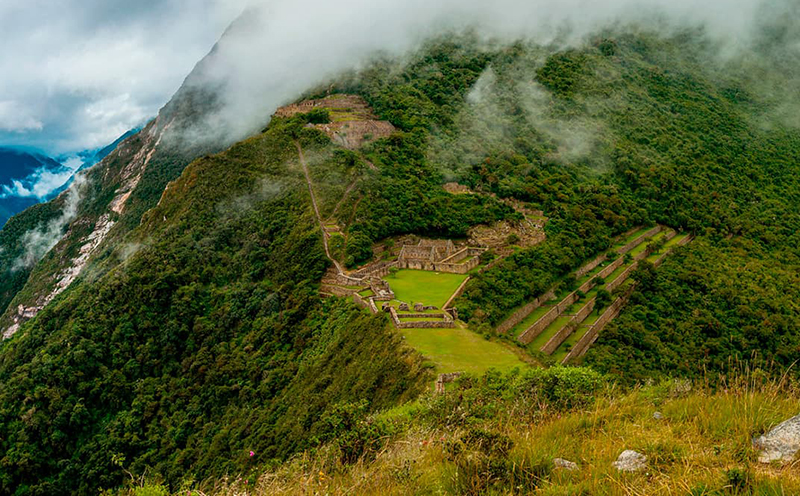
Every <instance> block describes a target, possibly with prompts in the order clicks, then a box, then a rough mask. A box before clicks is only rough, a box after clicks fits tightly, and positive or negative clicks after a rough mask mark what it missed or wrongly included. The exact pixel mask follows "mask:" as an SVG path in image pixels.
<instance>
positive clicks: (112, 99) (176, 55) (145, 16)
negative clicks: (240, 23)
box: [0, 0, 244, 155]
mask: <svg viewBox="0 0 800 496" xmlns="http://www.w3.org/2000/svg"><path fill="white" fill-rule="evenodd" d="M243 3H244V2H243V1H240V0H21V1H18V0H0V47H2V51H0V145H26V146H32V147H36V148H40V149H43V150H44V151H46V152H48V153H50V154H53V155H55V154H61V153H69V152H75V151H79V150H83V149H87V148H95V147H100V146H104V145H107V144H108V143H110V142H112V141H113V140H114V139H116V138H117V137H118V136H120V135H121V134H123V133H124V132H125V131H127V130H128V129H130V128H131V127H134V126H136V125H139V124H141V123H142V122H143V121H145V120H146V119H148V118H150V117H153V116H155V114H156V113H157V111H158V109H159V108H160V107H161V106H162V105H164V104H165V103H166V102H167V101H168V100H169V98H170V96H171V95H172V94H173V93H174V92H175V90H177V88H178V87H179V86H180V84H181V82H182V81H183V78H184V77H186V75H187V74H188V73H189V72H190V71H191V69H192V67H193V66H194V64H195V63H196V62H197V61H198V60H199V59H200V58H202V57H203V56H204V55H205V54H206V53H208V51H209V50H210V48H211V47H212V46H213V45H214V42H215V41H216V40H217V39H218V38H219V36H220V35H221V34H222V32H223V31H224V29H225V28H226V27H227V26H228V24H229V23H230V22H231V20H233V19H234V18H235V17H236V16H237V15H238V14H239V13H240V12H241V10H242V5H243Z"/></svg>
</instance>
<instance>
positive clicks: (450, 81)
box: [0, 26, 800, 495]
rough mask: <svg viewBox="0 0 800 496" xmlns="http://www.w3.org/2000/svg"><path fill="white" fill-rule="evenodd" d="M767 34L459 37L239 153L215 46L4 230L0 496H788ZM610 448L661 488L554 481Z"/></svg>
mask: <svg viewBox="0 0 800 496" xmlns="http://www.w3.org/2000/svg"><path fill="white" fill-rule="evenodd" d="M231 29H232V30H235V29H236V26H234V27H232V28H231ZM764 29H765V30H767V33H766V34H768V35H769V36H766V35H765V36H764V37H763V39H760V41H759V43H757V44H755V45H754V46H753V47H752V48H751V50H752V53H747V54H746V56H744V55H743V56H741V57H739V58H727V59H725V58H719V57H717V54H716V53H715V52H714V48H713V44H712V43H710V42H709V40H708V38H707V37H706V35H705V34H704V33H703V32H699V31H685V32H683V31H682V32H678V33H662V32H649V31H647V30H644V29H630V30H628V29H623V28H619V29H617V30H614V31H607V32H599V33H597V34H596V35H595V36H592V37H589V38H587V40H585V41H583V42H581V43H576V44H575V46H572V47H570V48H565V47H563V46H557V45H552V44H548V45H542V44H539V43H536V42H533V41H524V40H520V41H516V42H501V41H495V42H491V43H489V42H487V41H486V40H485V39H483V38H481V37H479V36H478V35H477V34H475V33H471V32H466V33H461V32H454V33H447V34H444V35H442V36H440V37H437V38H433V39H429V40H427V41H426V42H425V43H424V44H422V45H421V46H420V47H419V48H418V49H417V50H415V51H414V52H412V53H407V54H404V55H403V56H400V57H397V58H392V57H389V56H383V57H380V58H378V59H375V60H372V61H370V62H368V63H365V64H364V65H363V66H361V67H360V68H359V69H358V70H354V71H351V72H347V73H345V74H339V75H334V76H330V79H329V80H328V81H325V84H323V85H321V86H320V87H318V88H307V89H305V91H306V93H305V95H304V97H302V98H301V99H299V100H298V101H296V102H286V103H287V104H288V105H287V106H285V107H281V108H279V109H264V116H263V122H264V126H263V127H262V128H261V130H260V131H259V130H254V131H253V132H252V133H250V135H249V136H239V137H237V138H236V140H237V141H236V142H235V143H231V142H228V141H226V140H219V139H217V138H209V137H211V136H214V137H218V136H220V133H219V132H212V131H218V130H214V129H209V127H213V125H214V122H216V121H215V120H214V119H213V118H210V119H209V118H208V117H209V116H212V117H213V116H215V115H217V113H218V112H219V111H220V109H221V107H222V106H224V105H225V103H226V99H225V98H224V96H225V95H224V93H223V89H222V88H219V87H208V86H204V85H203V84H202V81H203V78H202V77H201V75H202V74H203V73H204V72H207V71H211V72H213V71H214V69H215V68H217V66H216V65H215V64H218V63H223V62H224V61H222V62H220V60H219V58H218V57H216V56H215V54H216V55H218V54H219V52H217V51H212V53H211V54H210V55H209V57H207V58H206V59H204V60H203V61H201V62H200V63H199V64H198V66H197V67H196V68H195V71H194V72H193V73H192V74H191V75H190V76H189V77H187V80H186V82H185V83H184V85H183V86H182V87H181V89H180V90H179V91H178V92H177V94H176V95H175V96H174V97H173V99H172V100H171V101H170V102H169V103H168V104H167V105H166V106H165V107H164V108H163V109H162V110H161V112H160V113H159V115H158V117H157V118H156V119H155V120H153V121H152V122H150V123H148V124H147V125H146V126H145V127H144V128H143V129H142V130H141V131H139V132H138V133H136V134H135V135H132V136H130V137H128V138H127V139H125V140H124V141H123V142H122V143H120V145H119V146H118V147H117V148H116V149H115V150H114V151H113V152H111V153H110V154H109V155H108V156H107V157H105V158H104V159H103V160H102V161H101V162H100V163H99V164H98V165H96V166H95V167H92V168H90V169H87V170H85V171H83V172H82V173H80V174H79V175H78V176H77V177H76V179H75V180H74V181H73V183H72V184H71V186H70V187H69V188H68V189H67V190H66V191H64V192H63V193H62V194H60V195H59V196H58V197H57V198H55V199H53V200H52V201H50V202H48V203H45V204H41V205H37V206H35V207H33V208H31V209H28V210H26V211H25V212H23V213H22V214H20V215H17V216H15V217H14V218H12V219H11V220H10V221H9V222H8V224H7V225H6V227H5V228H3V230H2V231H0V247H2V251H0V272H2V274H3V277H2V279H0V281H2V282H0V294H1V295H2V299H0V308H3V309H4V310H3V311H4V313H3V315H2V317H0V329H2V330H3V333H4V335H5V337H6V338H7V339H6V340H5V341H3V343H2V344H0V382H2V384H3V385H4V387H3V388H1V389H0V452H2V453H3V456H2V458H1V459H0V467H2V471H1V472H0V493H2V494H56V495H57V494H95V493H97V492H98V491H99V490H101V489H115V488H119V487H120V486H122V485H124V484H125V482H126V481H128V480H130V479H131V477H130V474H133V475H134V479H135V480H138V477H140V476H143V475H146V476H150V477H152V478H153V479H154V480H157V481H159V482H160V483H163V484H164V485H165V486H166V487H167V489H164V488H154V489H153V491H161V493H162V494H163V493H165V492H166V491H178V490H180V491H181V493H185V492H187V491H189V492H191V491H193V490H195V489H198V490H202V491H204V492H205V493H210V492H214V491H217V492H221V491H222V490H221V489H219V488H220V487H222V486H224V485H225V484H229V483H230V481H231V480H233V481H234V482H233V484H234V485H236V488H235V489H234V491H238V490H239V489H238V488H240V487H241V486H242V485H243V482H242V481H248V482H249V481H254V480H255V479H257V478H258V477H259V476H260V475H261V474H263V473H266V474H267V475H266V476H265V479H269V480H270V481H273V483H274V484H277V485H273V486H271V487H272V488H273V489H274V490H275V491H277V490H278V489H280V487H278V486H281V485H282V486H281V487H285V488H287V489H286V491H285V492H288V493H291V492H293V491H294V490H296V489H297V488H298V487H299V486H300V485H301V484H303V488H304V489H303V490H306V489H307V488H308V487H309V486H306V485H304V484H310V485H311V484H317V483H319V486H314V488H315V489H314V490H316V489H317V488H319V491H320V492H325V491H328V490H330V491H331V492H335V491H341V492H348V491H350V492H353V491H356V492H358V491H359V489H352V488H353V487H356V486H355V485H354V484H355V481H356V480H358V481H360V482H358V483H359V484H362V483H363V484H367V483H368V482H369V479H371V477H366V478H365V477H362V476H361V475H360V474H361V473H364V474H369V475H371V476H374V477H375V478H378V482H379V483H380V484H383V485H377V486H375V488H368V489H365V490H364V491H363V492H366V493H369V492H372V493H383V492H384V491H385V492H390V493H391V492H394V493H397V494H405V493H407V492H415V491H418V492H422V493H424V492H425V491H427V490H430V491H429V492H436V491H440V492H441V491H444V492H448V493H455V494H485V493H491V492H492V491H493V492H496V493H500V494H506V493H515V492H523V493H524V492H532V491H534V490H536V489H537V488H552V491H551V493H553V492H555V493H559V491H560V493H562V494H571V493H572V494H574V493H575V492H584V493H592V492H611V493H613V492H614V491H618V492H619V488H620V487H625V488H629V489H631V491H630V492H633V491H634V490H636V491H639V492H640V493H641V491H643V489H641V488H645V489H644V490H645V491H650V492H653V491H660V490H663V488H664V487H667V486H665V484H672V485H670V486H668V487H670V488H672V489H674V491H678V490H680V491H684V492H686V491H694V492H695V493H698V494H710V493H712V492H711V491H716V490H719V491H727V489H726V488H729V487H731V486H730V485H735V486H736V487H737V488H739V489H741V490H746V489H747V488H752V487H760V488H775V490H776V491H783V492H784V493H791V492H792V491H794V490H795V489H796V488H797V481H796V478H792V476H791V475H786V474H784V473H783V472H781V471H780V469H778V468H775V467H770V466H766V467H761V466H758V467H757V468H756V466H755V465H754V464H755V463H756V462H755V461H754V460H755V459H756V452H755V451H754V449H753V448H752V447H751V445H750V437H751V436H754V435H756V434H757V433H759V434H760V433H762V432H763V431H764V430H765V429H766V428H768V427H769V426H770V425H771V423H773V422H776V421H778V420H782V418H779V414H780V416H783V415H787V414H789V413H793V412H791V411H790V410H791V408H792V403H791V402H792V401H796V398H797V396H796V389H795V388H796V385H797V382H796V381H797V380H798V379H800V377H798V375H797V371H796V370H794V369H793V368H792V364H793V362H794V361H795V360H796V356H797V352H798V351H800V333H799V332H798V330H800V310H799V309H798V307H797V305H795V304H794V303H793V302H795V301H797V299H798V297H800V284H798V282H800V281H798V274H800V270H798V267H800V255H799V254H800V251H799V250H798V247H799V246H800V238H798V236H800V235H798V232H800V229H799V228H800V182H799V181H800V174H798V172H800V171H798V167H800V165H799V164H800V131H799V130H798V129H797V128H796V127H794V126H793V125H792V122H791V120H786V115H787V114H786V113H785V105H786V103H787V101H786V100H785V99H781V98H780V95H779V94H778V93H775V91H777V90H776V88H793V87H794V86H792V85H791V83H792V81H793V79H792V77H793V76H792V75H793V74H794V73H795V71H794V70H792V68H794V69H796V67H797V59H796V58H792V57H790V56H786V54H785V52H783V51H781V50H778V48H779V47H785V46H798V45H797V43H796V35H795V34H794V31H791V30H778V29H773V28H771V27H769V26H767V27H765V28H764ZM226 35H230V31H229V33H227V34H226ZM222 42H224V38H223V40H222V41H221V43H222ZM790 53H794V52H790ZM222 67H225V65H224V64H223V66H222ZM754 74H758V77H755V76H754ZM767 81H770V82H771V83H774V85H770V86H769V89H770V90H769V91H765V85H764V84H765V82H767ZM773 90H775V91H773ZM689 241H691V242H689ZM409 268H418V269H426V268H427V269H432V270H416V271H414V270H409ZM617 282H619V283H621V284H616V283H617ZM335 295H339V296H335ZM403 304H405V305H406V306H405V307H403ZM373 305H374V307H373ZM379 305H380V306H379ZM384 305H386V306H385V307H384ZM409 307H410V308H409ZM370 308H372V309H373V311H370V310H369V309H370ZM509 322H510V323H509ZM598 322H602V324H603V325H600V326H599V327H598V326H596V324H597V323H598ZM540 324H541V325H540ZM599 328H602V329H601V330H598V329H599ZM593 331H597V332H596V333H594V334H592V332H593ZM579 345H580V346H579ZM574 350H579V351H580V353H573V351H574ZM562 362H563V363H568V364H569V365H573V366H576V367H577V368H563V367H560V366H558V364H559V363H562ZM737 372H738V373H739V374H740V375H738V376H737V375H736V373H737ZM459 373H462V374H460V375H459ZM748 374H749V375H748ZM742 376H744V379H742V382H743V383H746V384H755V383H758V384H759V385H760V386H759V387H760V388H761V386H763V385H764V384H766V386H763V388H762V389H757V390H756V389H755V388H753V389H748V388H747V386H744V385H742V384H739V385H738V387H739V389H734V388H733V386H732V382H733V379H735V378H737V377H742ZM673 378H677V379H680V380H679V381H672V380H671V379H673ZM434 379H436V383H437V385H436V390H433V387H434ZM751 380H752V382H750V383H748V381H751ZM692 381H697V383H698V384H702V387H703V388H705V389H704V393H696V394H695V395H694V396H689V392H690V391H691V389H692V387H693V386H692ZM771 381H773V382H771ZM451 382H455V384H451ZM642 384H649V386H647V387H648V389H641V390H640V389H636V386H640V385H642ZM770 384H772V385H773V386H769V385H770ZM729 387H730V389H729ZM770 387H774V389H770ZM629 388H630V389H629ZM436 391H438V392H436ZM731 391H733V392H731ZM770 391H773V392H772V393H770ZM736 392H738V393H740V394H739V395H738V397H737V398H738V399H737V398H731V396H736ZM442 393H444V394H442ZM456 393H457V394H456ZM706 393H707V394H706ZM781 394H784V395H785V398H787V399H786V401H784V402H781V403H777V401H778V400H777V399H775V398H780V395H781ZM715 395H717V396H715ZM742 398H744V399H742ZM768 400H773V401H776V403H775V404H776V405H778V406H776V407H775V408H774V409H770V407H769V405H765V404H764V403H763V402H764V401H768ZM795 404H796V403H795ZM596 405H600V406H596ZM656 406H658V407H659V408H660V407H662V406H663V407H664V410H665V411H664V414H665V415H666V418H667V419H668V420H667V422H674V423H670V424H669V425H670V427H673V426H674V431H671V430H670V429H666V428H664V427H663V426H662V425H661V424H654V425H655V427H652V428H649V427H647V428H643V427H642V426H643V425H649V424H644V423H643V422H644V421H645V419H647V421H650V420H651V419H652V415H653V413H652V412H651V411H650V410H651V407H652V408H653V409H654V408H655V407H656ZM715 408H716V410H715ZM698 411H700V412H705V413H704V414H703V415H700V414H696V412H698ZM721 412H727V413H729V414H730V415H729V416H724V415H722V413H721ZM742 412H745V413H742ZM559 415H561V416H562V417H561V418H559V417H558V416H559ZM730 417H733V418H735V422H734V423H733V426H732V423H724V424H723V425H718V424H710V423H709V422H712V421H718V422H720V423H722V422H725V419H727V418H730ZM653 420H655V419H653ZM647 429H650V430H649V431H647ZM643 430H644V431H647V432H644V433H642V431H643ZM648 432H654V433H658V436H656V435H655V434H654V435H653V436H648V435H647V433H648ZM686 432H688V433H689V434H690V435H681V434H676V433H686ZM701 435H708V436H709V437H710V438H711V440H710V441H709V440H706V439H704V440H703V441H702V443H699V444H692V443H691V442H692V441H695V440H697V437H698V436H701ZM556 437H558V442H557V441H554V439H555V438H556ZM603 439H606V441H607V443H608V445H609V446H610V448H608V449H609V450H611V449H613V450H617V449H618V448H619V449H622V448H630V449H637V450H642V451H646V452H647V453H646V454H647V456H648V457H649V459H650V461H651V465H649V468H648V471H647V473H646V475H632V476H631V478H629V479H625V478H624V477H625V476H620V475H618V474H617V475H615V477H618V478H619V479H617V478H612V479H607V478H603V479H602V480H598V479H596V478H595V479H592V478H591V477H590V476H586V477H584V476H583V475H579V476H576V480H570V479H565V478H564V477H562V476H560V475H559V473H558V472H556V471H554V470H552V467H551V466H550V463H551V459H552V457H556V456H559V457H561V456H568V457H571V458H573V459H576V460H577V458H576V455H577V454H578V453H579V452H580V451H581V450H584V449H585V447H586V446H592V447H599V446H602V443H603ZM608 439H613V440H614V441H613V443H612V442H611V441H608ZM390 441H398V442H397V443H392V444H390ZM623 441H624V442H623ZM630 443H635V446H633V445H630ZM521 445H522V447H521V448H520V446H521ZM698 446H702V449H700V448H698ZM385 447H391V451H384V448H385ZM418 447H420V448H419V449H418ZM515 447H516V448H515ZM515 449H516V451H515ZM598 449H599V448H598ZM401 450H407V451H403V452H400V451H401ZM415 450H418V451H415ZM537 450H538V451H537ZM559 450H561V451H565V452H566V453H567V454H563V453H561V452H560V451H559ZM409 453H412V454H411V455H409ZM414 453H417V454H419V456H420V458H414V455H413V454H414ZM616 455H617V453H615V454H614V456H616ZM391 456H396V458H391ZM293 457H295V458H293ZM587 457H588V455H587ZM715 457H716V458H715ZM588 458H589V460H588V462H590V466H591V467H599V465H598V464H599V463H601V462H602V463H606V462H608V461H609V460H610V459H613V457H612V456H611V455H610V453H606V452H601V454H599V455H597V456H595V455H592V456H591V457H588ZM395 461H396V463H394V462H395ZM579 461H580V462H581V463H582V464H583V463H585V461H584V460H582V459H581V460H579ZM373 462H374V463H373ZM515 462H519V463H515ZM384 463H385V464H386V465H382V464H384ZM276 467H277V468H276ZM308 467H313V469H314V470H313V474H312V473H311V472H308V474H310V475H308V477H305V478H303V481H304V482H302V483H301V482H298V478H300V477H301V476H300V475H298V474H301V473H305V471H306V470H307V469H308ZM687 467H689V468H687ZM692 467H701V468H699V469H697V470H693V469H690V468H692ZM270 470H273V471H275V470H277V471H278V473H280V474H284V475H282V476H280V477H277V478H276V477H272V475H271V474H273V473H274V472H270ZM362 470H363V471H364V472H361V471H362ZM517 470H518V471H517ZM586 473H591V474H593V473H595V472H594V471H592V472H583V473H582V474H586ZM603 473H605V472H603ZM611 473H614V474H616V472H611ZM232 474H241V478H240V479H238V480H236V479H234V478H233V477H230V478H228V479H225V478H226V477H228V476H231V475H232ZM379 474H382V475H379ZM386 474H390V475H391V477H392V481H388V482H386V481H384V480H383V479H381V478H380V477H383V476H388V475H386ZM237 477H238V475H237ZM723 477H724V480H723ZM216 480H219V481H220V482H219V483H218V482H215V481H216ZM226 480H227V482H226ZM324 481H328V482H324ZM620 481H621V482H620ZM667 481H669V482H667ZM351 482H352V484H351ZM617 482H620V484H622V485H619V484H617ZM250 483H251V484H252V482H250ZM267 487H268V488H269V487H270V486H267ZM359 487H360V486H359ZM214 488H217V489H214ZM678 488H680V489H678ZM139 489H141V488H139ZM739 489H736V490H737V491H738V490H739ZM706 490H707V491H706ZM747 490H749V489H747ZM264 493H265V494H268V493H269V489H266V490H265V492H264ZM777 493H780V492H777Z"/></svg>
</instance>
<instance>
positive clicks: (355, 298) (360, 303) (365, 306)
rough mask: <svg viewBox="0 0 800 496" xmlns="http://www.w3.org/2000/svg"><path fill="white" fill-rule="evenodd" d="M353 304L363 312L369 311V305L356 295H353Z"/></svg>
mask: <svg viewBox="0 0 800 496" xmlns="http://www.w3.org/2000/svg"><path fill="white" fill-rule="evenodd" d="M353 303H355V304H356V306H357V307H358V308H363V309H365V310H369V309H370V308H369V303H367V302H366V301H365V300H364V297H363V296H361V295H360V294H358V293H353Z"/></svg>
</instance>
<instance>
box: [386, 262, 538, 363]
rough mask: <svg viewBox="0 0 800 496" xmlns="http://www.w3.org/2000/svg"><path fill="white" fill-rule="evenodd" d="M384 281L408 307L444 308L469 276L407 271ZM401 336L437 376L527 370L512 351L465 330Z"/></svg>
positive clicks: (406, 331)
mask: <svg viewBox="0 0 800 496" xmlns="http://www.w3.org/2000/svg"><path fill="white" fill-rule="evenodd" d="M384 279H385V280H386V281H387V282H388V283H389V286H391V288H392V291H394V294H395V298H396V299H397V300H399V301H403V302H406V303H408V304H409V305H413V304H414V303H422V304H424V305H435V306H437V307H439V308H442V307H444V304H445V303H447V300H449V299H450V297H451V296H453V293H455V292H456V290H457V289H458V287H459V286H461V284H462V283H463V282H464V281H465V280H466V279H467V275H466V274H448V273H443V272H429V271H424V270H408V269H404V270H400V271H397V272H396V273H394V274H390V275H388V276H386V277H385V278H384ZM434 313H436V312H434ZM401 315H402V314H401ZM414 320H421V321H426V320H431V321H436V320H438V319H424V318H417V319H414ZM400 332H402V333H403V336H405V338H406V341H407V342H408V344H409V345H411V346H412V347H413V348H414V349H416V350H417V351H419V352H420V353H422V355H423V356H425V357H426V358H427V359H429V360H430V361H431V362H432V363H433V364H434V365H435V367H436V371H437V372H438V373H445V372H458V371H461V372H472V373H478V374H479V373H482V372H485V371H487V370H489V369H490V368H494V369H498V370H510V369H513V368H514V367H520V366H525V363H523V362H522V361H521V360H520V359H519V357H518V356H517V355H516V354H514V352H513V351H511V350H509V349H508V348H506V347H505V346H503V345H502V344H500V343H497V342H494V341H488V340H486V339H484V338H483V337H482V336H480V335H478V334H476V333H474V332H472V331H470V330H469V329H467V328H466V327H463V326H462V327H455V328H452V329H402V330H401V331H400Z"/></svg>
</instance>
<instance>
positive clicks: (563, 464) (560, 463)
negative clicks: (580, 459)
mask: <svg viewBox="0 0 800 496" xmlns="http://www.w3.org/2000/svg"><path fill="white" fill-rule="evenodd" d="M553 465H555V466H556V468H563V469H564V470H569V471H570V472H572V471H573V470H578V464H577V463H575V462H571V461H569V460H565V459H563V458H553Z"/></svg>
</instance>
